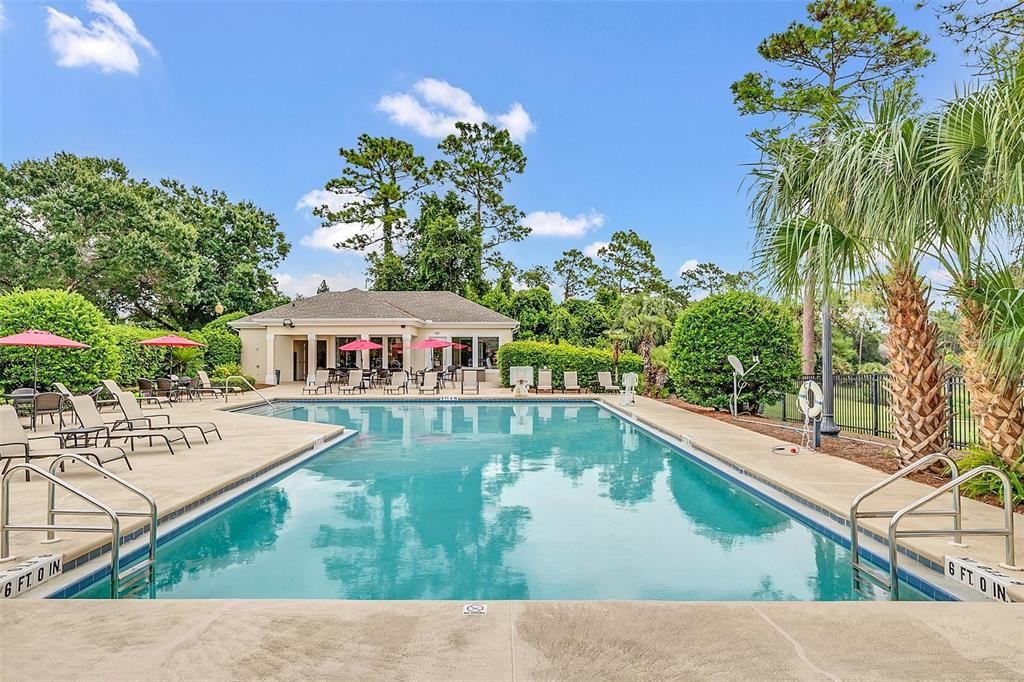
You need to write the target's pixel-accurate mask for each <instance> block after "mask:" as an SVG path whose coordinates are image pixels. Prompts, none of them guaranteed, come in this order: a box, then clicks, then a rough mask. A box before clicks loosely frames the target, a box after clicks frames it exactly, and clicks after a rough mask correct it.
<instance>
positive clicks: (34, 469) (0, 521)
mask: <svg viewBox="0 0 1024 682" xmlns="http://www.w3.org/2000/svg"><path fill="white" fill-rule="evenodd" d="M71 461H73V462H78V463H80V464H84V465H85V466H86V467H88V468H90V469H92V470H93V471H95V472H96V473H98V474H100V475H101V476H103V477H105V478H107V479H109V480H111V481H113V482H114V483H116V484H117V485H119V486H121V487H123V488H125V489H126V490H129V491H130V492H132V493H133V494H135V495H137V496H138V497H140V498H142V499H143V500H144V501H145V502H146V505H147V506H148V510H147V511H144V512H143V511H116V510H114V509H113V508H112V507H110V506H109V505H107V504H104V503H103V502H101V501H100V500H98V499H97V498H96V497H94V496H92V495H90V494H89V493H87V492H85V491H83V490H80V489H78V488H77V487H75V486H73V485H71V484H69V483H67V482H65V481H63V480H61V478H60V477H59V476H58V475H57V473H56V469H57V467H58V466H60V465H62V464H64V463H65V462H71ZM21 470H23V471H26V472H30V473H34V474H36V475H38V476H41V477H42V478H44V479H46V481H47V482H48V491H47V504H46V523H45V524H36V523H31V524H29V523H21V524H15V523H11V519H10V514H11V478H12V477H13V475H14V474H15V473H17V472H18V471H21ZM0 485H2V488H3V502H2V504H0V561H9V560H10V559H11V558H13V557H12V556H11V553H10V534H11V531H12V530H14V531H45V532H46V540H45V541H44V542H47V543H52V542H57V541H58V539H59V538H57V537H56V536H55V535H54V532H55V531H65V532H76V533H109V534H110V598H111V599H116V598H117V597H118V595H119V594H120V591H121V586H122V582H123V581H126V580H132V581H133V582H134V579H135V578H137V577H138V576H141V575H142V574H143V571H144V570H145V571H147V572H148V574H149V577H150V582H151V583H152V577H153V571H154V567H155V565H156V527H157V507H156V502H155V501H154V500H153V498H152V497H150V496H149V495H147V494H146V493H144V492H143V491H142V490H140V489H139V488H136V487H135V486H134V485H132V484H131V483H128V482H127V481H125V480H124V479H122V478H120V477H118V476H115V475H114V474H112V473H111V472H110V471H107V470H106V469H104V468H102V467H100V466H98V465H96V464H93V463H92V462H90V461H88V460H87V459H85V458H84V457H82V456H80V455H73V454H68V455H61V456H59V457H56V458H54V459H53V461H52V462H51V464H50V468H49V470H46V469H43V468H41V467H39V466H36V465H35V464H31V463H28V462H26V463H22V464H15V465H14V466H12V467H10V468H9V469H8V470H7V471H6V472H5V473H4V475H3V479H2V484H0ZM58 487H59V488H61V489H63V490H65V491H66V492H68V493H70V494H71V495H73V496H74V497H76V498H78V499H80V500H82V501H83V502H85V503H86V504H89V505H91V506H92V509H58V508H57V507H56V488H58ZM58 514H59V515H61V516H66V515H71V516H106V517H107V518H108V519H109V521H110V526H109V527H108V526H75V525H69V524H62V523H57V520H56V516H57V515H58ZM122 516H128V517H148V518H149V558H148V559H147V560H146V561H143V562H142V563H141V564H138V565H136V566H133V567H132V568H129V569H128V570H126V571H124V572H122V571H121V520H120V517H122Z"/></svg>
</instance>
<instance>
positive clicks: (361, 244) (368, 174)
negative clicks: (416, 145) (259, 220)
mask: <svg viewBox="0 0 1024 682" xmlns="http://www.w3.org/2000/svg"><path fill="white" fill-rule="evenodd" d="M338 154H339V155H340V156H341V158H342V159H343V160H344V162H345V166H344V167H343V168H342V170H341V175H339V176H338V177H336V178H333V179H331V180H329V181H328V182H327V184H326V185H325V189H327V191H329V192H334V193H335V194H338V195H340V196H342V197H344V198H347V199H349V201H345V202H344V203H342V204H341V205H340V206H335V207H334V208H332V207H331V206H328V205H323V206H319V207H317V208H316V209H314V211H313V212H314V213H315V214H316V215H317V216H319V217H321V218H323V220H324V225H325V226H330V225H334V224H337V223H351V224H355V225H358V226H360V229H359V231H358V232H357V233H356V234H354V235H352V236H351V237H349V238H347V239H345V240H344V241H342V242H339V243H338V244H336V246H337V247H338V248H343V249H352V250H354V251H365V252H369V253H368V254H367V261H368V263H369V270H370V276H371V277H372V278H373V286H374V288H376V289H400V288H403V286H402V285H403V281H402V280H403V277H404V268H403V266H402V264H401V261H400V259H399V256H398V252H397V247H398V245H399V244H400V242H401V240H402V238H403V237H404V236H405V234H406V231H407V229H408V226H409V218H408V213H407V210H406V206H407V204H408V202H409V201H411V200H412V199H414V198H415V197H416V196H417V195H418V194H419V192H420V191H421V190H423V188H424V187H427V186H428V185H430V184H431V183H432V182H433V181H434V180H435V179H436V177H437V173H438V172H439V171H440V166H439V165H437V164H434V165H432V166H428V165H427V163H426V161H425V160H424V158H423V157H422V156H419V155H417V154H416V151H415V150H414V149H413V146H412V145H411V144H410V143H408V142H405V141H404V140H398V139H396V138H393V137H373V136H371V135H367V134H366V133H363V134H362V135H360V136H359V139H358V141H357V143H356V146H355V147H353V148H345V147H342V148H341V149H339V150H338ZM378 249H379V252H378Z"/></svg>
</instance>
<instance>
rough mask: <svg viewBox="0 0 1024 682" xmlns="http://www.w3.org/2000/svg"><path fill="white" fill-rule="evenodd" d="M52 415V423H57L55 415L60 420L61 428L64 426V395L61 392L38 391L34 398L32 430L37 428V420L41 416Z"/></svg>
mask: <svg viewBox="0 0 1024 682" xmlns="http://www.w3.org/2000/svg"><path fill="white" fill-rule="evenodd" d="M46 415H50V423H51V424H56V423H57V422H56V421H54V419H53V415H57V418H58V419H59V420H60V428H62V429H63V428H64V396H62V395H61V394H60V393H36V394H35V396H33V398H32V430H33V431H35V430H36V421H37V420H38V419H39V418H40V417H44V416H46Z"/></svg>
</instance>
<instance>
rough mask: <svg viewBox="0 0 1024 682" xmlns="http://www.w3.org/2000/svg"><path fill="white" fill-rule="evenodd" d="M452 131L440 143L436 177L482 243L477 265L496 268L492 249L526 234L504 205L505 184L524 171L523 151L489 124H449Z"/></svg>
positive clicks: (514, 210) (511, 209) (516, 214)
mask: <svg viewBox="0 0 1024 682" xmlns="http://www.w3.org/2000/svg"><path fill="white" fill-rule="evenodd" d="M455 129H456V131H455V132H454V133H452V134H451V135H449V136H448V137H446V138H444V139H443V140H441V143H440V144H439V145H438V149H440V150H441V152H442V153H443V154H444V156H445V158H444V161H443V162H442V163H441V165H440V169H441V177H442V178H443V179H444V180H446V181H447V182H449V183H451V184H452V186H453V187H455V189H456V190H458V191H459V192H460V193H461V194H462V195H463V197H464V198H465V201H466V203H467V204H468V205H469V207H470V211H471V224H472V225H473V229H475V230H476V233H477V236H478V237H479V239H480V242H481V243H482V245H483V251H482V254H481V267H483V266H485V265H487V266H491V267H492V268H493V269H500V263H499V260H500V258H498V257H497V256H498V254H497V248H498V247H499V246H501V245H502V244H505V243H507V242H516V241H521V240H522V239H524V238H526V236H527V235H528V234H529V233H530V228H528V227H526V226H525V225H523V224H522V219H523V215H524V214H523V212H522V211H520V210H519V209H518V208H516V206H514V205H512V204H510V203H508V202H506V201H505V197H504V194H503V192H504V189H505V185H506V184H507V183H508V182H509V181H510V180H511V179H512V177H513V176H514V175H521V174H522V173H523V171H525V170H526V155H525V154H523V148H522V147H520V146H519V145H518V144H516V143H515V142H513V141H512V138H511V137H510V136H509V133H508V131H507V130H504V129H500V128H497V127H495V126H493V125H491V124H490V123H466V122H463V121H459V122H458V123H456V124H455Z"/></svg>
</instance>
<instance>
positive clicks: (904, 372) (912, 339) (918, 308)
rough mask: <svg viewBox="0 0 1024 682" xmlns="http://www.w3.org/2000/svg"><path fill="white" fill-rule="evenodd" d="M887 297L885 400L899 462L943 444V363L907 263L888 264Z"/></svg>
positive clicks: (917, 284) (918, 282) (944, 446)
mask: <svg viewBox="0 0 1024 682" xmlns="http://www.w3.org/2000/svg"><path fill="white" fill-rule="evenodd" d="M886 288H887V294H888V299H889V306H888V316H889V337H888V346H889V362H890V374H891V376H890V391H891V396H890V401H889V409H890V411H891V412H892V419H893V435H894V436H895V438H896V452H897V454H898V455H899V458H900V461H901V462H903V464H909V463H910V462H913V461H914V460H916V459H919V458H921V457H924V456H925V455H929V454H931V453H933V452H940V451H945V450H946V449H947V448H948V430H947V425H948V423H949V415H948V414H947V410H946V400H945V397H944V396H943V392H942V389H943V385H944V383H945V368H944V366H943V363H942V358H941V356H940V354H939V349H938V343H937V341H936V339H937V335H938V329H937V328H936V326H935V324H934V323H933V322H932V321H931V320H930V319H929V318H928V308H929V304H928V297H927V294H926V291H925V288H924V284H923V281H922V279H921V278H920V277H918V276H917V273H916V272H915V271H914V270H913V269H912V268H906V267H904V268H894V270H893V273H892V277H891V279H890V280H889V282H888V283H887V287H886Z"/></svg>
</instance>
